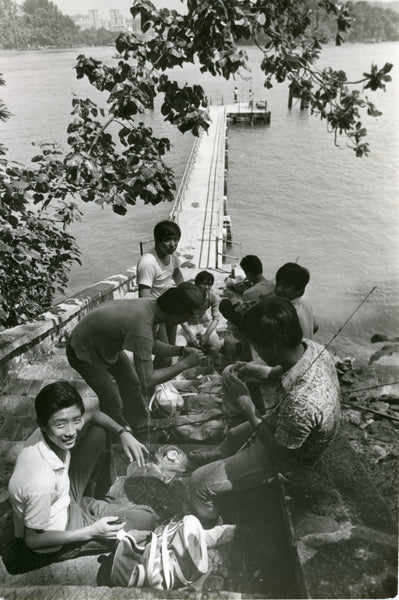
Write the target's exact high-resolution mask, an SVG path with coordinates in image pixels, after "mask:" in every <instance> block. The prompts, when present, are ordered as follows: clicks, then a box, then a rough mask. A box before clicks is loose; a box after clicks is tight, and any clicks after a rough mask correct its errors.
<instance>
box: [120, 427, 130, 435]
mask: <svg viewBox="0 0 399 600" xmlns="http://www.w3.org/2000/svg"><path fill="white" fill-rule="evenodd" d="M117 433H118V435H122V433H131V434H132V435H133V431H132V428H131V427H129V426H128V425H126V426H125V427H121V428H120V429H119V430H118V432H117Z"/></svg>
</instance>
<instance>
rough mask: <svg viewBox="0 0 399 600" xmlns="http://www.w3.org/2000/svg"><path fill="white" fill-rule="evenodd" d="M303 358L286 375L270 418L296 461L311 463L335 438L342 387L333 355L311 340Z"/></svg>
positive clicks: (282, 380)
mask: <svg viewBox="0 0 399 600" xmlns="http://www.w3.org/2000/svg"><path fill="white" fill-rule="evenodd" d="M303 343H304V344H305V345H306V349H305V352H304V354H303V356H302V357H301V359H300V360H299V361H298V362H297V363H296V364H295V365H294V366H293V367H292V368H291V369H289V370H288V371H286V372H285V373H283V374H282V376H281V381H280V385H279V387H278V389H277V399H276V408H275V409H274V411H273V412H272V413H271V414H270V415H268V416H267V418H266V421H267V422H268V423H269V424H270V425H272V427H273V429H274V431H275V439H276V440H277V442H279V443H280V444H281V445H282V446H284V447H286V448H289V449H290V450H295V455H294V461H295V462H294V464H295V465H300V466H310V465H312V464H313V463H314V462H316V461H317V460H318V459H319V458H320V456H321V455H322V454H323V452H324V450H325V449H326V448H327V447H328V445H329V444H330V442H331V440H332V439H333V438H334V436H335V434H336V432H337V429H338V427H339V423H340V410H341V409H340V405H341V403H340V389H339V382H338V377H337V373H336V369H335V365H334V361H333V359H332V357H331V356H330V355H329V353H328V352H327V351H325V350H324V347H323V346H321V345H320V344H317V343H316V342H313V341H311V340H305V341H304V342H303Z"/></svg>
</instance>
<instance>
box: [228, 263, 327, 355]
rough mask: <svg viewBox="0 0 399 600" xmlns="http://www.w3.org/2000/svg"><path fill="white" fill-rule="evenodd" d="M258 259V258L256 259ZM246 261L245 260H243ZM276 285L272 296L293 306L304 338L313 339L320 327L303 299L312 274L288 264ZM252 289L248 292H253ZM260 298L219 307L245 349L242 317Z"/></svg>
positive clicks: (283, 267) (281, 271)
mask: <svg viewBox="0 0 399 600" xmlns="http://www.w3.org/2000/svg"><path fill="white" fill-rule="evenodd" d="M255 258H256V257H255ZM243 260H245V259H243ZM275 279H276V285H275V286H274V289H273V292H272V294H270V293H269V294H267V295H274V296H281V297H282V298H286V299H287V300H289V301H290V302H291V304H293V306H294V307H295V310H296V311H297V314H298V318H299V323H300V325H301V328H302V331H303V336H304V337H305V338H306V339H309V340H311V339H313V335H314V334H315V333H316V332H317V331H318V329H319V326H318V324H317V323H316V320H315V317H314V315H313V310H312V308H311V306H310V305H309V304H308V303H307V302H305V301H304V300H303V299H302V296H303V294H304V293H305V289H306V286H307V284H308V283H309V280H310V274H309V271H308V270H307V269H305V267H302V266H301V265H298V264H297V263H286V264H285V265H283V266H282V267H280V268H279V269H278V271H277V273H276V278H275ZM251 289H253V288H250V289H249V290H247V291H248V292H250V291H251ZM259 299H260V298H259V297H258V298H248V297H244V295H243V301H242V302H236V303H234V304H233V303H232V302H231V301H230V300H229V299H226V298H225V299H223V300H222V302H221V303H220V305H219V310H220V312H221V313H222V315H223V316H224V317H225V318H226V319H227V320H228V321H229V327H230V329H231V330H232V332H233V334H234V335H235V338H236V341H237V339H238V340H240V342H241V344H242V346H243V347H244V348H245V347H246V346H245V338H244V341H243V339H242V338H243V336H242V333H241V334H240V333H239V330H240V324H241V321H242V316H243V315H244V314H245V313H246V311H248V310H249V309H250V308H251V307H252V306H254V305H255V304H256V303H257V302H258V301H259ZM248 356H249V353H248V351H247V352H246V355H245V356H244V358H246V359H248Z"/></svg>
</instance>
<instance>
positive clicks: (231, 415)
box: [136, 413, 243, 432]
mask: <svg viewBox="0 0 399 600" xmlns="http://www.w3.org/2000/svg"><path fill="white" fill-rule="evenodd" d="M242 416H243V415H242V413H219V414H217V415H213V416H212V417H207V418H206V419H197V420H193V421H185V422H184V423H177V424H174V423H169V424H165V425H148V426H142V427H137V430H136V431H140V432H141V431H147V430H149V431H164V430H165V429H175V428H176V427H184V426H185V425H197V424H199V423H207V422H208V421H214V420H216V419H226V421H227V420H229V419H233V418H236V417H242Z"/></svg>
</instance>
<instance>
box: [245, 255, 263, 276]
mask: <svg viewBox="0 0 399 600" xmlns="http://www.w3.org/2000/svg"><path fill="white" fill-rule="evenodd" d="M240 267H241V268H242V270H243V271H245V273H251V274H252V275H262V273H263V267H262V262H261V260H260V258H259V257H258V256H255V255H254V254H248V255H247V256H244V258H243V259H241V262H240Z"/></svg>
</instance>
